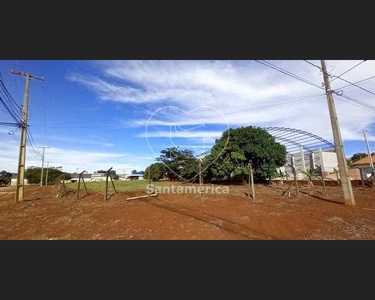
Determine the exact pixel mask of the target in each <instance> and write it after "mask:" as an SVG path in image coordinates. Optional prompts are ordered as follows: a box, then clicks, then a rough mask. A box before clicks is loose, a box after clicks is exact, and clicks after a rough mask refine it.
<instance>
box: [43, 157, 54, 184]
mask: <svg viewBox="0 0 375 300" xmlns="http://www.w3.org/2000/svg"><path fill="white" fill-rule="evenodd" d="M51 162H52V161H47V172H46V183H45V185H47V183H48V168H49V163H51Z"/></svg>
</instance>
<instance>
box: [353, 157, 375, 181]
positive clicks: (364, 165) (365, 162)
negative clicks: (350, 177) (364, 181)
mask: <svg viewBox="0 0 375 300" xmlns="http://www.w3.org/2000/svg"><path fill="white" fill-rule="evenodd" d="M371 158H372V162H373V163H375V154H373V155H372V156H371ZM352 168H359V169H362V172H363V174H364V176H365V178H369V177H370V176H371V167H370V158H369V157H368V156H366V157H364V158H362V159H360V160H357V161H356V162H354V163H352Z"/></svg>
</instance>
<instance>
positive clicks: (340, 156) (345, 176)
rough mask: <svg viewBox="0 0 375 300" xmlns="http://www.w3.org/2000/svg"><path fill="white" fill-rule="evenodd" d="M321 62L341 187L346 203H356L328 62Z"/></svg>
mask: <svg viewBox="0 0 375 300" xmlns="http://www.w3.org/2000/svg"><path fill="white" fill-rule="evenodd" d="M320 62H321V65H322V72H323V79H324V86H325V90H326V96H327V102H328V108H329V116H330V119H331V125H332V132H333V139H334V142H335V149H336V155H337V162H338V165H339V172H340V178H341V187H342V191H343V194H344V201H345V204H347V205H356V204H355V199H354V194H353V188H352V183H351V181H350V178H349V171H348V165H347V163H346V157H345V152H344V146H343V144H342V139H341V133H340V127H339V121H338V119H337V114H336V108H335V103H334V102H333V95H332V90H331V85H330V82H329V75H328V73H327V67H326V62H325V61H324V59H322V60H321V61H320Z"/></svg>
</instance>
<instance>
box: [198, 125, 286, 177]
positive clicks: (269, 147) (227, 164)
mask: <svg viewBox="0 0 375 300" xmlns="http://www.w3.org/2000/svg"><path fill="white" fill-rule="evenodd" d="M286 153H287V152H286V149H285V146H283V145H281V144H279V143H277V142H276V141H275V138H274V137H273V136H272V135H271V134H269V133H268V132H267V131H266V130H264V129H262V128H259V127H253V126H248V127H240V128H236V129H228V130H227V131H225V132H224V133H223V135H222V137H221V138H220V139H218V140H216V143H215V145H214V146H213V148H212V151H211V154H210V155H209V156H207V157H206V159H205V161H206V164H207V165H209V168H210V171H209V172H206V174H208V173H211V175H212V176H213V177H214V178H217V179H226V178H230V177H231V176H232V175H240V176H244V175H248V173H249V171H248V170H249V169H248V164H249V163H251V164H252V167H253V169H254V176H255V178H256V179H257V180H265V179H269V178H272V177H273V176H274V175H275V174H276V173H277V167H281V166H283V165H284V164H285V163H286Z"/></svg>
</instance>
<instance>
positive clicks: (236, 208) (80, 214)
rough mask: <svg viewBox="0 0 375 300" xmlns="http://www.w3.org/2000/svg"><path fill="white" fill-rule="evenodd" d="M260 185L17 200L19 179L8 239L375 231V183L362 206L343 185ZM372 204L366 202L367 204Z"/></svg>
mask: <svg viewBox="0 0 375 300" xmlns="http://www.w3.org/2000/svg"><path fill="white" fill-rule="evenodd" d="M287 186H288V185H287V184H284V185H282V186H280V185H278V184H273V185H268V186H266V185H260V184H259V185H256V187H255V191H256V201H254V200H253V199H250V198H248V197H247V196H246V194H245V193H246V191H247V190H248V188H247V187H245V186H235V185H231V186H229V188H230V194H229V195H228V194H227V195H225V194H222V195H212V194H205V195H204V196H203V197H202V199H201V198H200V196H199V195H198V194H159V195H158V196H157V197H150V198H142V199H136V200H126V198H128V197H133V196H140V195H145V193H143V192H141V191H140V192H131V193H130V192H121V193H118V194H116V195H113V196H111V197H110V199H108V200H107V201H104V196H103V194H100V193H91V194H90V195H88V196H84V193H82V192H81V198H80V199H79V200H76V192H75V191H70V193H69V195H68V196H67V197H62V198H57V197H56V193H57V192H56V190H55V187H54V186H46V187H40V186H26V187H25V201H22V202H18V203H16V202H15V200H14V196H15V194H14V192H15V188H14V187H2V188H0V239H2V240H18V239H24V240H44V239H47V240H77V239H79V240H87V239H89V240H97V239H98V240H113V239H115V240H123V239H124V240H129V239H133V240H134V239H135V240H242V239H245V240H246V239H250V240H269V239H281V240H300V239H303V240H322V239H329V240H336V239H339V240H352V239H354V240H367V239H375V189H372V188H370V187H366V188H365V189H364V190H363V189H362V188H361V187H358V186H355V187H354V195H355V199H356V203H357V205H356V206H348V205H344V204H343V203H340V202H341V201H342V200H340V198H341V199H342V196H341V191H340V189H339V187H338V186H327V193H328V196H323V194H322V187H320V186H315V187H308V185H307V184H302V186H301V193H300V196H299V197H296V196H294V195H295V191H294V190H292V191H291V195H290V197H288V195H286V196H284V197H282V196H281V193H282V191H283V190H285V189H286V188H287ZM363 208H367V209H363Z"/></svg>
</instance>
